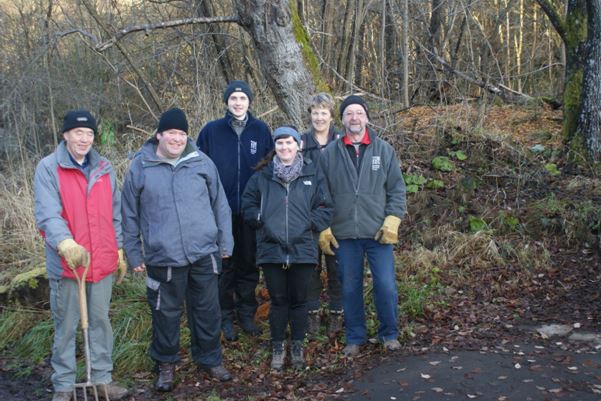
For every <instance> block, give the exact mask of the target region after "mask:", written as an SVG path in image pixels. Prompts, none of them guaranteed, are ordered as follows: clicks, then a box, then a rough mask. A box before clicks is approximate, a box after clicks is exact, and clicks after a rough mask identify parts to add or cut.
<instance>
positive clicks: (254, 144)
mask: <svg viewBox="0 0 601 401" xmlns="http://www.w3.org/2000/svg"><path fill="white" fill-rule="evenodd" d="M256 153H257V142H256V141H250V154H251V155H254V154H256Z"/></svg>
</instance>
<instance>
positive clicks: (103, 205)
mask: <svg viewBox="0 0 601 401" xmlns="http://www.w3.org/2000/svg"><path fill="white" fill-rule="evenodd" d="M88 163H89V170H88V171H89V174H88V175H87V176H86V174H85V173H84V172H83V171H82V170H81V169H80V168H78V167H77V166H75V165H74V164H73V162H72V161H71V158H70V157H69V154H68V151H67V148H66V146H65V143H64V142H61V143H60V144H59V146H58V147H57V149H56V151H55V152H54V153H52V154H51V155H49V156H47V157H45V158H44V159H42V160H41V161H40V162H39V163H38V166H37V168H36V172H35V178H34V197H35V218H36V225H37V227H38V229H39V230H40V232H41V234H42V236H43V237H44V239H45V244H46V270H47V271H48V277H49V278H51V279H59V278H61V277H66V278H74V275H73V272H72V271H71V269H69V267H68V266H67V264H66V262H65V260H64V259H63V258H62V257H60V256H59V255H58V252H57V246H58V244H59V243H60V242H61V241H63V240H65V239H67V238H73V240H74V241H75V242H77V243H78V244H80V245H81V246H83V247H84V248H86V249H87V250H88V252H89V253H90V269H89V270H88V275H87V278H86V281H88V282H98V281H100V280H102V279H103V278H105V277H106V276H108V275H109V274H112V273H113V272H114V271H115V270H116V268H117V262H118V254H117V249H118V248H119V247H121V243H122V238H121V214H120V211H121V207H120V199H121V197H120V195H119V191H118V188H117V182H116V178H115V172H114V170H113V167H112V166H111V164H110V162H109V161H108V160H107V159H105V158H104V157H101V156H100V155H99V154H98V153H97V152H96V151H95V150H94V149H92V150H90V152H89V153H88ZM80 268H81V267H80Z"/></svg>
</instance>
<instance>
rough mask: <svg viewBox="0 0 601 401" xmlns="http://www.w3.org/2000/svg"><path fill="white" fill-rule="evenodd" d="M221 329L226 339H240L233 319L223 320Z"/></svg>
mask: <svg viewBox="0 0 601 401" xmlns="http://www.w3.org/2000/svg"><path fill="white" fill-rule="evenodd" d="M221 331H222V332H223V337H224V338H225V339H226V341H236V340H237V339H238V333H236V329H234V322H232V320H231V319H223V320H222V321H221Z"/></svg>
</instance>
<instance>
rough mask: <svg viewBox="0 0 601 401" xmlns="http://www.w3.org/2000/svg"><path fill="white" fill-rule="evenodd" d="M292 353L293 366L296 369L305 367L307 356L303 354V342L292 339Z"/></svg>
mask: <svg viewBox="0 0 601 401" xmlns="http://www.w3.org/2000/svg"><path fill="white" fill-rule="evenodd" d="M290 355H291V357H292V367H293V368H294V369H296V370H301V369H304V368H305V357H304V356H303V342H302V341H298V340H296V341H292V345H291V346H290Z"/></svg>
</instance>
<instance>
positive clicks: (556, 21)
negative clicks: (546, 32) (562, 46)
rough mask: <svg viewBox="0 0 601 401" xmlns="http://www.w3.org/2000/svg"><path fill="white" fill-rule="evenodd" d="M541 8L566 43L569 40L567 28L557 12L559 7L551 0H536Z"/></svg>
mask: <svg viewBox="0 0 601 401" xmlns="http://www.w3.org/2000/svg"><path fill="white" fill-rule="evenodd" d="M536 2H537V3H538V5H539V6H540V8H541V9H542V10H543V11H544V13H545V14H546V15H547V18H549V21H550V22H551V25H553V28H555V30H556V31H557V33H558V34H559V36H560V37H561V40H563V42H564V43H565V42H566V41H567V37H566V30H565V28H564V20H563V18H561V15H559V13H558V12H557V8H556V7H555V6H554V5H553V4H552V3H551V2H550V1H549V0H536Z"/></svg>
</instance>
